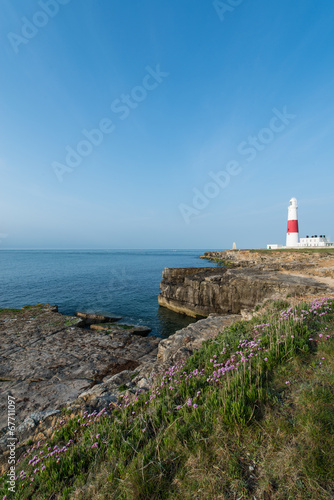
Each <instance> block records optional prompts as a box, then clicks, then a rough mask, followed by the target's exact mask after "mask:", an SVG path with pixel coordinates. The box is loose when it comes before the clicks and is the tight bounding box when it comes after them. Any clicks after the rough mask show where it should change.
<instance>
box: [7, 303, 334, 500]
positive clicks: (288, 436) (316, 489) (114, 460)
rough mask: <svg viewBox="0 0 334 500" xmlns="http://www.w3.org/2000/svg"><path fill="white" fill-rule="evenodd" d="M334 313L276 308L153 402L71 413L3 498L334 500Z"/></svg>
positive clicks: (314, 307) (142, 399) (126, 398)
mask: <svg viewBox="0 0 334 500" xmlns="http://www.w3.org/2000/svg"><path fill="white" fill-rule="evenodd" d="M333 305H334V301H333V300H326V299H322V300H318V301H315V302H313V303H312V304H302V305H300V306H298V307H297V308H295V309H293V308H291V307H287V306H286V302H281V301H276V302H275V303H271V304H267V311H266V313H265V314H263V316H262V317H261V318H259V317H257V318H253V319H252V320H250V321H238V322H235V323H233V324H232V325H231V326H230V327H229V328H227V329H225V330H224V332H222V333H221V334H219V335H218V336H217V337H216V338H214V339H212V340H211V341H208V342H206V343H205V344H204V345H203V346H202V348H201V349H200V350H199V351H197V352H196V353H195V354H194V355H193V356H192V357H191V358H189V359H188V361H187V362H186V363H185V364H184V365H182V364H178V365H175V366H173V367H171V368H170V369H169V370H168V371H167V372H166V373H164V374H161V375H160V376H158V375H157V376H156V379H155V380H154V384H153V386H152V387H151V389H150V391H149V392H147V393H143V394H136V395H134V396H133V397H131V395H130V392H129V391H128V390H126V391H125V392H124V394H122V395H121V398H120V402H119V405H118V408H116V409H114V410H112V411H111V410H110V409H104V410H102V411H101V412H100V413H98V414H97V413H96V412H93V413H92V414H88V413H87V412H86V414H85V415H84V416H83V417H80V418H79V417H74V418H72V419H71V418H70V417H69V416H68V415H64V417H63V418H64V419H63V421H61V423H60V425H59V428H58V429H57V432H55V435H54V436H53V438H52V439H51V440H50V441H49V442H48V443H45V444H44V443H40V444H39V445H36V446H35V447H33V448H32V449H29V450H27V452H26V457H25V459H24V460H23V461H22V462H21V463H20V464H19V468H18V470H17V474H20V471H21V470H22V471H23V472H22V473H21V477H23V478H22V479H19V480H17V487H16V493H15V494H11V496H9V495H8V492H7V491H6V488H5V486H4V483H5V477H3V478H2V480H1V481H2V482H1V483H0V498H1V495H5V494H6V493H7V495H8V498H13V499H23V500H24V499H30V498H34V499H46V498H47V499H49V498H52V499H72V498H77V499H109V498H110V499H128V500H130V499H143V500H144V499H188V498H189V499H190V498H198V499H202V498H203V499H213V498H222V499H237V498H238V499H239V498H242V499H253V498H254V497H255V498H258V499H259V498H261V499H262V498H264V499H294V500H295V499H296V500H304V499H310V500H314V499H328V500H329V499H331V498H333V492H334V442H333V441H334V411H333V392H334V389H333V387H334V386H333V382H334V356H333V354H334V343H333V335H334V331H333V329H334V314H333V311H332V308H333ZM124 389H126V386H125V387H124ZM44 457H45V458H44Z"/></svg>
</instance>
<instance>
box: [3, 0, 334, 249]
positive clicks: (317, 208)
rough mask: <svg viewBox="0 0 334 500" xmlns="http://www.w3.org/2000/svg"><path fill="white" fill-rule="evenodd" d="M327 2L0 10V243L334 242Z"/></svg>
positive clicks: (145, 1) (60, 1)
mask: <svg viewBox="0 0 334 500" xmlns="http://www.w3.org/2000/svg"><path fill="white" fill-rule="evenodd" d="M333 25H334V2H333V0H322V1H321V2H319V0H293V1H291V0H270V1H268V0H226V1H225V0H219V1H215V2H213V1H211V0H208V1H206V0H167V1H157V0H132V1H127V2H126V1H124V0H37V1H36V0H1V7H0V33H1V51H0V173H1V183H0V214H1V219H0V248H1V249H6V248H175V249H176V248H208V249H222V248H231V246H232V243H233V241H235V242H236V243H237V246H238V247H240V248H242V247H243V248H247V247H248V248H249V247H263V246H265V245H266V244H267V243H284V242H285V231H286V219H287V207H288V202H289V199H290V198H291V197H293V196H294V197H296V198H297V199H298V205H299V225H300V236H305V235H306V234H310V235H311V234H326V235H328V236H331V237H332V239H334V217H333V212H334V196H333V186H334V169H333V151H334V143H333V130H334V99H333V96H334V64H333V62H334V61H333V54H334V30H333Z"/></svg>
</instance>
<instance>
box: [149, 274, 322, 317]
mask: <svg viewBox="0 0 334 500" xmlns="http://www.w3.org/2000/svg"><path fill="white" fill-rule="evenodd" d="M160 289H161V293H160V295H159V297H158V301H159V304H160V305H161V306H163V307H167V308H169V309H171V310H173V311H176V312H178V313H183V314H187V315H189V316H193V317H200V316H208V315H209V314H210V313H217V314H230V313H232V314H239V313H240V312H241V310H242V309H246V310H247V309H252V308H254V306H256V305H257V304H261V303H262V302H263V301H264V300H266V299H277V298H286V296H287V295H297V296H298V295H308V294H311V295H312V294H318V293H326V292H327V291H328V286H327V285H326V284H325V283H320V282H318V281H316V280H315V279H313V278H309V277H304V276H296V275H290V274H283V273H278V272H275V271H273V270H272V271H271V270H265V269H264V268H263V267H259V266H256V265H254V266H253V267H252V266H250V267H241V268H239V267H236V268H234V267H233V268H229V267H216V268H212V267H209V268H185V269H182V268H180V269H168V268H166V269H165V270H164V271H163V275H162V282H161V285H160Z"/></svg>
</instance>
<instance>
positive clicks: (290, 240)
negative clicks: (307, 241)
mask: <svg viewBox="0 0 334 500" xmlns="http://www.w3.org/2000/svg"><path fill="white" fill-rule="evenodd" d="M297 208H298V207H297V200H296V198H291V200H290V203H289V208H288V228H287V231H286V246H287V247H298V246H299V242H298V240H299V235H298V217H297Z"/></svg>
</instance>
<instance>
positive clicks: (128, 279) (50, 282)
mask: <svg viewBox="0 0 334 500" xmlns="http://www.w3.org/2000/svg"><path fill="white" fill-rule="evenodd" d="M203 252H204V250H176V251H172V250H161V251H159V250H24V251H21V250H2V251H1V252H0V308H3V307H22V306H24V305H27V304H38V303H49V304H57V305H58V306H59V311H60V312H62V313H65V314H74V312H75V311H85V312H94V313H101V314H117V315H121V316H123V318H124V320H125V321H127V322H131V323H136V324H144V325H148V326H150V327H151V328H152V335H159V336H163V337H165V336H168V335H170V334H171V333H174V332H175V331H176V330H177V329H179V328H183V327H184V326H187V325H188V324H189V323H190V322H191V321H192V320H191V319H190V318H187V317H185V316H183V315H180V314H176V313H173V312H171V311H169V310H167V309H165V308H162V307H159V306H158V299H157V297H158V294H159V291H160V281H161V277H162V271H163V269H164V268H165V267H190V266H194V267H195V266H198V267H203V266H210V265H211V264H210V263H208V262H207V261H205V260H201V259H199V256H200V255H203Z"/></svg>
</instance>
